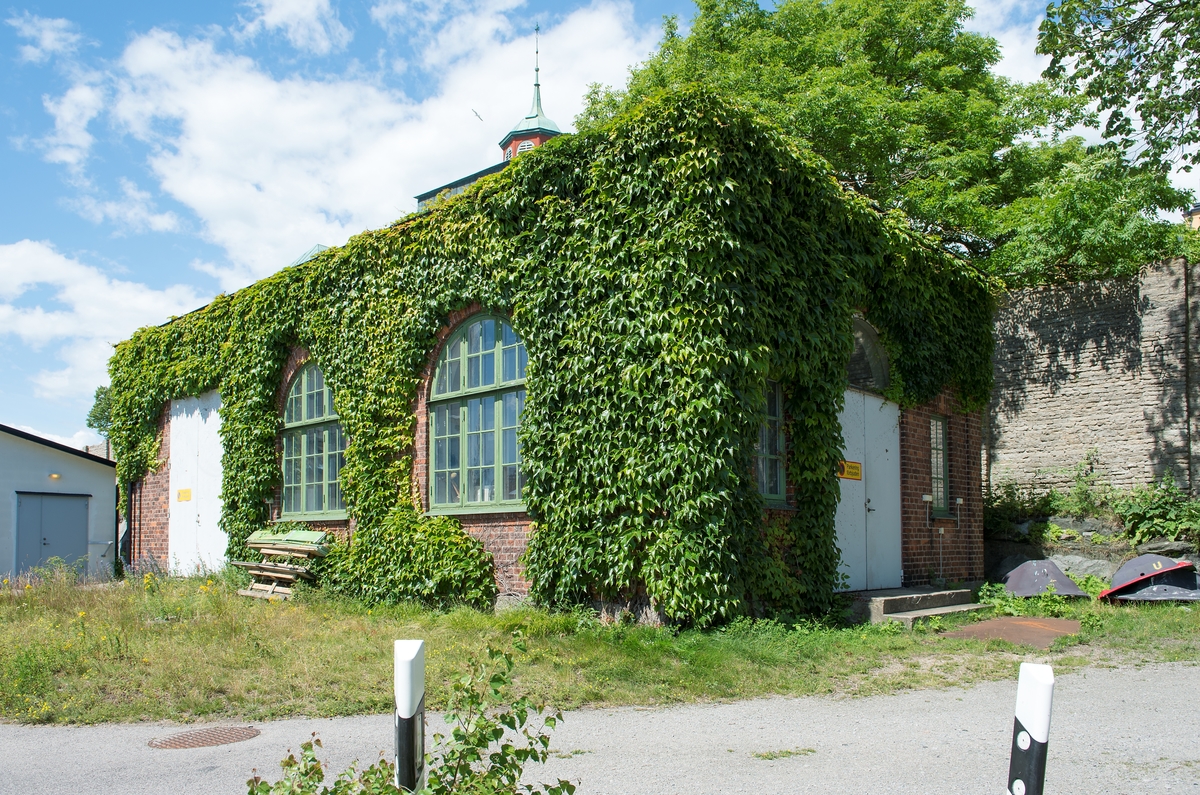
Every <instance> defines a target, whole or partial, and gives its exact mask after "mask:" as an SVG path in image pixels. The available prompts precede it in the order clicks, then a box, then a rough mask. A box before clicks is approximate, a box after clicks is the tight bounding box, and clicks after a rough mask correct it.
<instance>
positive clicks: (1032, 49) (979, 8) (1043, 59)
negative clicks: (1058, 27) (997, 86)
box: [966, 0, 1050, 83]
mask: <svg viewBox="0 0 1200 795" xmlns="http://www.w3.org/2000/svg"><path fill="white" fill-rule="evenodd" d="M969 5H971V6H973V7H974V9H975V16H974V18H973V19H971V20H968V22H967V25H966V27H967V29H968V30H973V31H976V32H978V33H985V34H987V35H989V36H991V37H992V38H994V39H996V41H997V42H998V43H999V44H1000V53H1001V56H1002V60H1001V61H1000V63H999V64H997V65H996V72H997V73H998V74H1002V75H1004V76H1005V77H1009V78H1012V79H1013V80H1020V81H1021V82H1023V83H1029V82H1032V81H1034V80H1037V79H1039V78H1040V77H1041V76H1042V71H1043V70H1044V69H1045V68H1046V67H1047V66H1049V65H1050V58H1049V57H1048V56H1045V55H1038V53H1037V37H1038V25H1040V24H1041V23H1042V19H1044V18H1045V10H1046V4H1045V0H994V2H978V0H976V2H971V3H969Z"/></svg>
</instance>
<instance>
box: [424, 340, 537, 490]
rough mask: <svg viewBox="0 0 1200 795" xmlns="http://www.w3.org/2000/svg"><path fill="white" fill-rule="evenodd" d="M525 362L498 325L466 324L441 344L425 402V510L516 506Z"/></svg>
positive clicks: (521, 347) (521, 346) (521, 478)
mask: <svg viewBox="0 0 1200 795" xmlns="http://www.w3.org/2000/svg"><path fill="white" fill-rule="evenodd" d="M526 362H527V356H526V353H525V343H524V342H522V341H521V339H520V338H519V337H518V336H517V335H516V332H514V331H513V329H512V326H510V325H509V324H508V323H507V322H505V321H504V320H501V319H498V318H493V317H486V316H477V317H474V318H471V319H470V320H468V321H467V322H466V323H464V324H463V325H462V326H461V327H460V328H459V329H458V330H457V331H456V332H455V333H454V334H453V335H452V336H451V337H450V339H448V340H447V341H446V345H445V347H444V348H442V354H441V356H440V357H439V358H438V365H437V372H436V373H435V374H434V378H433V388H432V389H431V390H430V396H429V462H430V466H429V473H430V475H429V506H430V510H433V511H437V510H450V511H453V510H455V509H459V510H461V509H472V510H474V509H480V508H482V509H486V510H494V509H496V508H501V509H503V508H505V507H513V508H518V507H520V506H521V504H522V503H521V500H522V492H523V491H524V489H525V475H524V473H523V472H522V471H521V445H520V441H519V440H518V439H517V429H518V428H519V427H520V426H521V413H522V411H523V410H524V409H525V365H526Z"/></svg>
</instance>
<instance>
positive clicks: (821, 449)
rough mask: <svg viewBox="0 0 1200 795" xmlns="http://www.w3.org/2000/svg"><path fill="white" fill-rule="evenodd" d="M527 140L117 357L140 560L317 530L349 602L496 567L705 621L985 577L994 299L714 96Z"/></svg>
mask: <svg viewBox="0 0 1200 795" xmlns="http://www.w3.org/2000/svg"><path fill="white" fill-rule="evenodd" d="M530 118H532V119H533V121H532V122H531V121H530ZM530 118H527V119H526V120H524V121H523V122H522V123H521V124H519V125H518V129H516V130H514V132H513V133H511V134H510V135H508V136H506V137H505V139H504V142H503V144H502V146H504V147H505V148H504V149H503V150H502V151H503V152H504V153H505V155H506V156H507V155H508V152H510V151H511V152H512V159H511V160H505V161H504V162H505V163H510V165H508V167H507V168H497V170H496V172H495V173H492V174H485V175H484V176H483V178H480V179H477V180H466V181H460V182H461V183H463V184H458V183H452V184H451V185H450V186H446V189H445V190H442V189H439V192H441V193H443V198H441V199H440V200H436V201H432V200H431V199H433V197H431V196H423V197H420V198H422V199H423V202H422V204H423V206H424V209H422V210H421V211H419V212H417V213H415V214H413V215H410V216H407V217H405V218H403V219H401V220H399V221H397V222H396V223H395V224H393V225H391V226H389V227H387V228H385V229H380V230H377V231H373V232H366V233H363V234H361V235H358V236H356V237H354V238H352V239H351V240H350V241H349V242H348V243H347V244H346V245H344V246H341V247H339V248H332V249H328V250H324V251H320V252H319V253H317V254H316V255H315V256H314V257H313V258H312V259H310V260H308V261H306V262H303V263H301V264H298V265H295V266H293V267H289V268H286V269H284V270H283V271H281V272H280V273H278V274H276V275H274V276H271V277H269V278H267V279H264V280H262V281H260V282H258V283H256V284H254V285H252V286H250V287H247V288H245V289H243V290H240V291H238V292H236V293H234V294H232V295H223V296H220V297H218V298H217V299H216V300H215V301H213V303H212V304H210V305H209V306H207V307H205V308H204V309H202V310H199V311H197V312H194V313H192V314H189V315H187V316H185V317H182V318H177V319H175V320H173V321H172V322H170V323H168V324H166V325H164V326H160V327H154V328H146V329H142V330H140V331H139V332H137V333H136V334H135V335H134V336H133V337H132V338H131V339H130V340H127V341H125V342H123V343H121V344H120V345H118V347H117V350H116V353H115V355H114V357H113V359H112V362H111V364H110V370H111V374H112V384H113V396H114V411H113V433H112V438H113V441H114V444H115V446H116V449H117V453H118V460H119V462H120V464H119V478H120V480H121V481H122V483H123V484H125V499H126V501H127V502H126V511H127V512H128V514H129V516H130V528H131V533H132V549H131V557H132V558H133V559H134V560H135V561H136V560H139V559H148V560H153V561H155V562H156V563H157V564H158V565H160V566H164V567H172V568H175V569H182V570H186V569H189V568H194V567H195V566H196V565H211V564H212V561H211V550H212V549H213V548H215V547H220V546H222V545H223V546H224V547H225V548H226V554H227V555H228V556H230V557H231V558H233V559H237V558H238V557H240V556H242V555H244V554H245V548H244V546H243V542H244V540H245V538H246V537H247V536H248V535H249V534H250V533H251V532H253V531H255V530H258V529H262V528H263V527H266V526H270V525H273V524H275V525H277V524H280V523H290V522H301V523H305V524H308V525H312V526H319V527H323V528H329V529H332V530H334V531H335V532H336V533H337V534H339V536H340V537H342V538H343V539H345V541H346V542H347V543H346V544H345V545H344V546H343V547H342V548H340V550H339V552H338V559H339V561H340V562H338V563H335V564H333V565H331V568H330V570H329V571H330V573H329V577H330V581H331V583H333V584H334V587H339V588H342V589H344V590H346V591H347V592H351V593H359V594H361V595H366V596H374V597H376V598H401V597H403V596H406V595H409V596H418V597H427V596H430V595H431V594H432V595H435V596H439V597H444V598H453V597H454V588H455V585H454V583H455V582H460V583H465V582H480V581H483V580H480V579H479V578H480V577H481V576H482V575H481V574H480V571H482V570H483V569H486V572H485V574H486V577H485V579H486V583H487V586H486V587H484V588H483V589H482V591H479V589H476V590H475V591H472V594H473V595H475V596H477V595H478V593H485V595H486V593H490V592H494V591H498V592H501V593H505V592H507V593H514V594H526V593H528V594H530V595H531V596H532V597H534V598H536V599H537V600H539V601H541V602H543V603H549V604H567V603H573V602H580V601H594V600H606V601H609V602H613V603H620V604H626V605H632V606H634V607H638V606H640V607H641V608H643V609H653V610H654V611H657V612H658V613H660V614H662V615H664V616H666V617H668V618H670V619H673V620H681V621H695V622H698V623H708V622H711V621H714V620H720V619H722V618H727V617H729V616H732V615H737V614H743V613H753V614H765V613H778V612H782V613H787V614H795V613H799V612H802V611H812V610H820V609H823V608H824V607H826V606H828V605H829V604H830V603H831V596H832V594H833V593H834V592H835V591H836V590H840V589H865V588H882V587H895V586H899V585H901V584H904V585H910V584H921V583H927V582H929V581H930V580H931V579H937V578H939V577H941V578H944V579H947V580H972V579H978V578H980V577H981V576H982V569H983V554H982V516H981V509H982V506H981V472H980V456H979V451H980V413H979V408H980V407H981V406H982V405H983V404H984V403H985V402H986V401H987V399H988V395H989V390H990V386H991V368H990V355H991V348H992V336H991V328H990V319H991V309H992V301H991V298H990V293H989V290H988V284H987V283H986V280H985V279H984V278H983V277H982V276H981V275H980V274H978V273H977V272H975V271H974V270H973V269H972V268H971V267H970V266H969V265H968V264H965V263H963V262H961V261H959V260H956V259H954V258H953V257H950V256H948V255H946V254H945V253H943V252H942V251H940V250H939V249H938V248H937V247H936V246H934V245H932V244H930V243H929V242H928V241H926V240H925V239H923V238H922V237H921V236H920V235H919V234H917V233H915V232H913V231H912V230H911V229H910V228H909V227H908V225H907V223H906V222H905V221H904V219H902V218H899V217H897V216H895V215H891V214H882V213H880V212H879V211H877V210H876V209H874V208H872V207H871V206H869V205H868V203H867V202H866V201H865V200H864V199H862V198H861V197H858V196H856V195H854V194H852V193H849V192H847V191H845V190H843V189H842V188H841V187H840V186H839V185H838V183H837V182H836V181H835V179H834V178H833V177H832V176H831V175H830V173H829V171H828V169H827V168H826V166H825V165H824V163H823V162H822V161H820V160H819V159H818V158H816V157H814V156H812V155H811V154H807V153H804V152H800V151H796V150H795V149H794V148H792V147H791V146H790V145H789V144H788V143H787V142H786V141H785V140H784V139H783V138H782V137H781V136H779V135H777V134H776V133H775V132H774V131H773V130H771V129H770V128H769V127H767V126H765V125H764V124H763V123H762V122H760V121H759V120H757V119H756V118H755V117H754V116H753V115H752V114H751V113H750V112H748V111H746V110H743V109H741V108H738V107H732V106H730V105H728V104H726V103H724V102H723V101H721V100H719V99H717V98H715V97H713V96H712V95H710V94H708V93H706V92H705V91H703V90H700V89H695V90H689V91H685V92H682V93H671V94H664V95H662V96H659V97H656V98H654V99H652V100H650V101H648V102H647V103H645V104H644V105H643V106H642V107H641V108H639V109H638V110H637V111H636V112H634V113H632V114H629V115H627V116H624V117H621V118H619V119H617V120H615V121H614V122H613V123H611V124H610V125H609V126H608V127H606V128H604V129H601V130H596V131H589V132H586V133H582V134H577V135H562V136H559V135H555V134H554V133H557V127H554V126H553V122H550V121H549V119H547V118H546V117H545V114H544V113H543V112H542V110H541V105H540V96H536V97H535V103H534V109H533V111H531V117H530ZM527 140H528V141H532V143H531V144H530V145H529V146H525V144H524V143H522V142H523V141H527ZM522 147H524V149H522ZM518 153H519V156H518ZM472 176H473V177H476V176H478V175H472ZM448 194H454V195H448ZM205 412H207V413H205ZM181 446H182V447H181ZM181 449H186V451H187V460H186V461H184V460H183V459H181V458H179V457H178V454H179V451H180V450H181ZM218 481H219V484H220V485H219V488H218V487H217V483H218ZM201 484H206V485H201ZM205 501H207V502H205ZM214 505H215V506H216V508H215V512H214V509H213V506H214ZM205 506H207V507H205ZM185 526H187V527H188V528H189V529H188V530H187V532H186V533H185V532H184V530H183V529H182V528H184V527H185ZM197 527H199V528H200V531H199V533H198V534H197V532H196V531H195V528H197ZM177 528H178V529H177ZM188 533H190V535H188ZM176 538H178V539H179V541H178V543H177V542H176ZM202 549H203V550H208V551H207V552H202V551H201V550H202ZM206 555H207V556H208V557H205V556H206ZM481 567H482V568H481ZM839 571H840V573H841V576H840V577H839ZM493 582H494V583H495V585H494V586H493V585H492V583H493ZM405 583H410V584H411V585H406V584H405ZM421 583H424V585H421ZM430 583H442V585H436V586H431V585H430ZM422 588H425V589H426V590H421V589H422ZM431 588H432V589H433V590H429V589H431ZM489 589H492V590H491V591H489Z"/></svg>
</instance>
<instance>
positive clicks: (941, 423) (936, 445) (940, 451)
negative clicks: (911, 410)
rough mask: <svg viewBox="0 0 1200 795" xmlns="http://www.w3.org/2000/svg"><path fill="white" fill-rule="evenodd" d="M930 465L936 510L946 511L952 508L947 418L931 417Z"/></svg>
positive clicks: (934, 507) (931, 487) (933, 507)
mask: <svg viewBox="0 0 1200 795" xmlns="http://www.w3.org/2000/svg"><path fill="white" fill-rule="evenodd" d="M929 465H930V470H931V471H930V474H931V475H932V476H933V481H932V485H931V486H930V493H931V494H932V495H933V505H932V506H931V507H932V509H933V510H934V511H939V512H943V513H944V512H946V511H948V510H949V509H950V500H949V499H948V497H947V491H948V487H949V484H950V468H949V460H948V456H947V455H946V418H945V417H931V418H930V419H929Z"/></svg>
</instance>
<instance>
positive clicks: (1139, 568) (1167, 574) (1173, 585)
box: [1100, 555, 1200, 602]
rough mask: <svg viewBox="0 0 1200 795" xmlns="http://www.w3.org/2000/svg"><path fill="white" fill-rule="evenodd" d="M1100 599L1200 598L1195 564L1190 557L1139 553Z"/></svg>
mask: <svg viewBox="0 0 1200 795" xmlns="http://www.w3.org/2000/svg"><path fill="white" fill-rule="evenodd" d="M1100 598H1101V599H1120V600H1121V601H1123V602H1143V601H1144V602H1161V601H1187V602H1194V601H1200V582H1197V579H1196V567H1195V565H1194V564H1193V563H1192V562H1191V561H1188V560H1172V559H1171V558H1168V557H1165V556H1163V555H1139V556H1138V557H1136V558H1134V559H1133V560H1131V561H1129V562H1128V563H1126V564H1125V565H1123V566H1121V568H1119V569H1117V573H1116V574H1114V575H1113V578H1112V587H1111V588H1109V589H1108V590H1107V591H1102V592H1101V593H1100Z"/></svg>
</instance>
